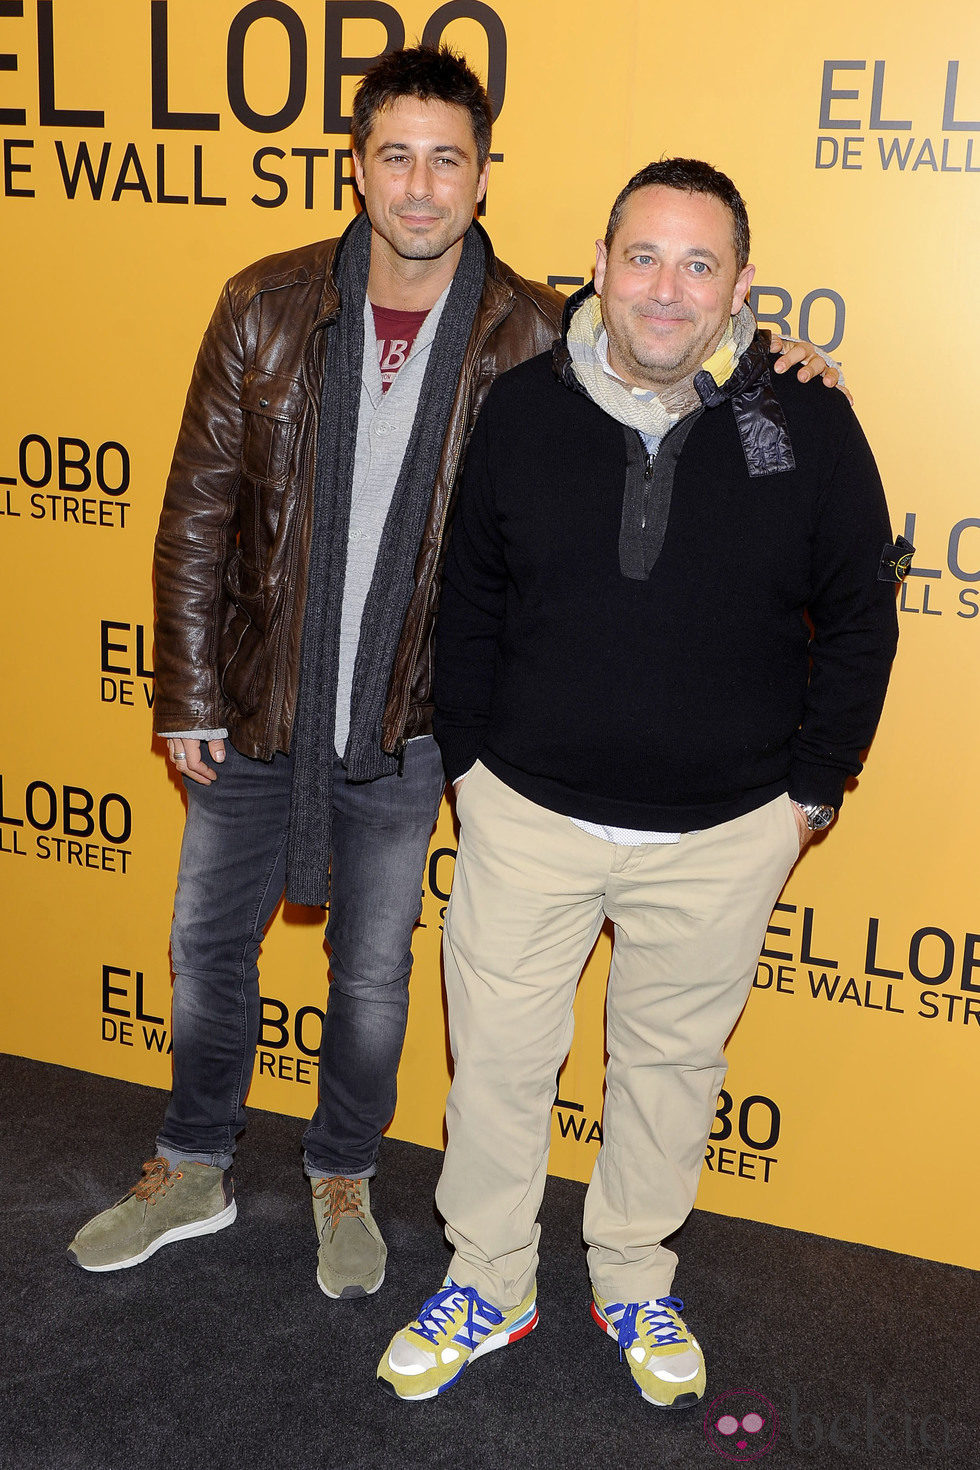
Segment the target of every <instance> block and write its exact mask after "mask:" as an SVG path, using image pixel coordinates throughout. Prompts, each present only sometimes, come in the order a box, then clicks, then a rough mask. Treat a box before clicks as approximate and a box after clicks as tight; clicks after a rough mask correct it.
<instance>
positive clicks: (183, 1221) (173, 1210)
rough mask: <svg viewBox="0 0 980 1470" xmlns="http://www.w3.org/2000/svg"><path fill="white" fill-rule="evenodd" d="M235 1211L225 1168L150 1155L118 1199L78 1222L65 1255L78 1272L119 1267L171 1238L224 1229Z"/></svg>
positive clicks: (132, 1263)
mask: <svg viewBox="0 0 980 1470" xmlns="http://www.w3.org/2000/svg"><path fill="white" fill-rule="evenodd" d="M236 1214H237V1207H236V1205H235V1199H234V1186H233V1185H232V1182H231V1173H230V1171H224V1170H221V1169H217V1168H213V1167H212V1166H211V1165H210V1164H187V1163H184V1164H180V1165H179V1166H178V1168H176V1169H170V1167H169V1165H168V1164H167V1161H166V1159H150V1160H149V1162H148V1163H146V1164H144V1165H143V1177H142V1178H141V1179H140V1181H139V1183H138V1184H134V1185H133V1187H132V1189H131V1190H130V1191H129V1193H128V1194H127V1195H125V1196H124V1197H123V1199H121V1200H120V1201H119V1203H118V1204H115V1205H113V1206H112V1207H111V1208H110V1209H108V1210H103V1211H102V1213H101V1215H96V1216H95V1218H94V1219H93V1220H90V1221H89V1222H88V1224H87V1225H83V1226H82V1228H81V1230H80V1231H79V1232H78V1234H77V1235H76V1236H75V1239H74V1240H73V1241H72V1243H71V1245H70V1246H69V1247H68V1255H69V1258H70V1259H71V1260H72V1261H74V1263H75V1265H76V1266H81V1267H82V1269H83V1270H84V1271H122V1270H124V1269H125V1268H126V1267H127V1266H139V1265H140V1264H141V1263H142V1262H143V1261H145V1260H146V1259H147V1257H149V1256H152V1255H153V1252H154V1251H158V1250H159V1249H160V1247H161V1246H162V1245H167V1244H168V1243H169V1242H170V1241H172V1240H188V1239H190V1237H191V1236H194V1235H213V1234H214V1232H215V1231H216V1230H224V1228H225V1226H226V1225H230V1224H231V1223H232V1221H233V1220H234V1218H235V1215H236Z"/></svg>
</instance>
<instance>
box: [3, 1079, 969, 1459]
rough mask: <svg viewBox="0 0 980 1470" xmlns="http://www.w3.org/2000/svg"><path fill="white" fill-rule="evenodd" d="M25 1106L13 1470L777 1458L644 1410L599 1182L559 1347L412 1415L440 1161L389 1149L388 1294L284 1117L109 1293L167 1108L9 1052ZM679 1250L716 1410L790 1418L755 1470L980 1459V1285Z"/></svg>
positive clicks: (16, 1223) (269, 1117) (888, 1259)
mask: <svg viewBox="0 0 980 1470" xmlns="http://www.w3.org/2000/svg"><path fill="white" fill-rule="evenodd" d="M0 1104H2V1108H0V1117H2V1122H0V1138H2V1142H3V1155H2V1157H3V1160H4V1165H3V1171H2V1176H0V1177H2V1183H0V1211H2V1220H3V1226H4V1229H3V1237H2V1242H0V1270H2V1278H3V1298H2V1300H3V1303H4V1306H3V1310H2V1314H0V1323H2V1338H3V1352H4V1358H3V1362H4V1383H3V1399H2V1403H0V1466H2V1467H3V1470H69V1467H70V1470H116V1467H119V1470H123V1467H125V1470H156V1467H160V1470H177V1467H180V1470H184V1467H188V1470H198V1467H201V1470H212V1467H213V1470H232V1467H234V1470H266V1467H284V1470H307V1467H310V1470H313V1467H316V1470H342V1467H348V1470H376V1467H377V1470H387V1467H389V1466H393V1467H394V1466H397V1467H403V1466H404V1467H416V1466H417V1467H422V1470H429V1467H431V1470H442V1467H446V1470H457V1467H460V1470H464V1467H465V1470H469V1467H474V1470H484V1467H486V1470H496V1467H504V1466H511V1465H514V1466H520V1467H524V1466H527V1467H531V1470H533V1467H541V1470H578V1467H591V1466H598V1465H602V1466H606V1465H608V1466H617V1467H619V1466H621V1467H624V1470H625V1467H633V1466H635V1467H637V1470H640V1467H643V1470H647V1467H652V1470H659V1467H672V1466H681V1467H694V1470H701V1467H705V1470H710V1467H711V1466H719V1467H721V1466H724V1465H725V1464H732V1463H738V1462H739V1460H741V1461H742V1462H743V1463H746V1461H745V1460H744V1456H745V1455H746V1454H748V1453H749V1452H750V1450H751V1449H752V1447H753V1443H757V1442H758V1441H755V1442H753V1441H752V1440H751V1438H750V1437H746V1449H745V1450H739V1449H737V1448H736V1447H735V1445H734V1443H733V1442H731V1441H729V1442H727V1443H728V1444H729V1455H728V1457H723V1456H722V1455H721V1454H720V1453H719V1452H718V1451H717V1450H716V1449H714V1448H713V1447H712V1446H711V1445H710V1444H709V1443H708V1440H707V1439H706V1436H705V1428H704V1417H705V1416H704V1407H705V1406H704V1405H703V1406H702V1407H701V1408H700V1409H697V1410H689V1411H680V1412H677V1413H674V1414H668V1413H664V1412H663V1411H658V1410H655V1409H653V1408H652V1407H650V1406H648V1405H647V1404H645V1403H644V1402H643V1400H642V1399H641V1398H640V1397H639V1395H638V1394H637V1393H636V1392H635V1390H634V1389H633V1387H632V1381H631V1379H630V1377H629V1373H628V1371H627V1369H626V1368H625V1366H624V1365H623V1364H621V1363H620V1362H619V1360H618V1353H617V1349H616V1347H615V1345H614V1344H613V1343H611V1342H610V1341H609V1340H608V1339H606V1338H604V1337H603V1336H601V1335H600V1333H599V1331H598V1329H597V1328H596V1327H595V1326H594V1325H593V1323H592V1322H591V1319H590V1318H589V1315H588V1300H589V1294H588V1285H587V1278H586V1270H585V1259H584V1252H583V1249H582V1246H581V1243H580V1237H579V1224H580V1219H581V1207H582V1197H583V1189H582V1186H580V1185H577V1184H571V1183H568V1182H565V1181H562V1180H551V1181H550V1182H549V1185H548V1191H547V1195H546V1198H545V1204H544V1210H543V1212H542V1223H543V1240H542V1266H541V1272H540V1276H539V1282H538V1301H539V1306H540V1309H541V1325H540V1327H539V1328H538V1330H537V1331H536V1332H535V1333H533V1334H532V1336H531V1337H529V1338H528V1339H526V1340H525V1341H524V1342H522V1343H519V1344H515V1345H514V1346H513V1347H512V1348H510V1349H507V1350H505V1351H503V1352H500V1353H495V1354H493V1355H492V1356H490V1357H488V1358H487V1359H486V1360H484V1361H481V1362H479V1363H476V1364H474V1365H473V1367H472V1369H470V1370H468V1371H467V1372H466V1373H465V1374H464V1375H463V1377H462V1379H461V1380H460V1382H459V1383H458V1384H457V1385H456V1386H455V1387H454V1388H453V1389H452V1390H451V1391H450V1392H449V1393H447V1394H445V1395H444V1396H443V1397H441V1398H439V1399H436V1400H434V1401H432V1402H429V1403H422V1404H401V1403H398V1402H396V1401H394V1400H392V1399H390V1398H388V1397H386V1396H385V1395H384V1394H383V1393H381V1391H380V1390H379V1389H378V1387H377V1385H376V1383H375V1381H374V1374H375V1367H376V1363H377V1360H378V1357H379V1356H380V1354H381V1352H382V1350H383V1348H384V1347H385V1346H386V1344H387V1342H388V1339H389V1337H390V1335H391V1334H392V1332H393V1331H395V1329H396V1328H398V1327H400V1326H402V1325H403V1324H404V1323H405V1322H406V1321H407V1320H408V1319H409V1318H411V1317H412V1316H414V1314H415V1312H416V1311H417V1309H418V1307H419V1306H420V1305H421V1303H422V1300H423V1299H424V1297H425V1296H427V1295H428V1294H429V1293H430V1292H431V1291H432V1290H434V1289H435V1288H436V1286H437V1285H438V1283H439V1281H440V1279H441V1277H442V1275H443V1273H444V1271H445V1268H446V1263H447V1260H448V1254H447V1251H446V1248H445V1246H444V1245H443V1243H442V1237H441V1234H440V1231H439V1229H438V1226H437V1224H436V1221H435V1217H434V1215H433V1210H432V1203H431V1201H432V1193H433V1189H434V1186H435V1182H436V1177H437V1173H438V1167H439V1155H438V1154H437V1153H435V1152H433V1151H432V1150H429V1149H422V1148H417V1147H413V1146H412V1145H409V1144H404V1143H396V1142H387V1143H386V1144H385V1147H384V1152H383V1155H382V1160H381V1172H380V1174H379V1177H378V1180H377V1183H376V1186H375V1188H374V1190H373V1203H374V1204H375V1208H376V1213H377V1215H378V1218H379V1220H380V1222H381V1224H382V1228H383V1229H384V1231H385V1235H386V1237H387V1240H388V1246H389V1261H388V1276H387V1279H386V1281H385V1284H384V1286H383V1287H382V1289H381V1291H380V1292H378V1294H377V1295H376V1296H374V1297H372V1298H369V1299H362V1300H360V1301H355V1302H331V1301H329V1300H328V1299H327V1298H326V1297H325V1296H323V1294H322V1293H321V1292H320V1291H319V1290H318V1289H317V1287H316V1282H315V1260H316V1256H315V1239H314V1234H313V1227H312V1213H311V1211H310V1205H309V1196H308V1189H307V1186H306V1184H305V1182H304V1180H303V1178H302V1175H301V1172H300V1168H299V1154H298V1138H299V1134H300V1131H301V1125H300V1124H299V1123H298V1122H297V1121H296V1120H295V1119H292V1118H285V1117H281V1116H278V1115H274V1114H268V1113H255V1114H253V1117H252V1121H251V1124H250V1126H249V1129H248V1134H247V1137H246V1139H245V1142H244V1144H243V1146H242V1148H241V1150H240V1153H239V1163H238V1165H237V1166H236V1185H237V1198H238V1205H239V1217H238V1220H237V1222H236V1223H235V1224H234V1225H233V1226H232V1227H231V1228H230V1229H228V1230H225V1231H223V1232H221V1233H220V1234H219V1235H215V1236H209V1237H206V1238H202V1239H198V1240H193V1241H188V1242H186V1243H183V1244H178V1245H172V1246H168V1247H165V1248H164V1249H163V1250H162V1251H160V1252H159V1253H158V1254H157V1255H156V1256H154V1257H152V1258H151V1260H150V1261H148V1262H147V1263H146V1264H145V1265H144V1266H141V1267H137V1268H135V1269H134V1270H130V1271H120V1272H113V1273H107V1274H104V1275H90V1274H88V1273H85V1272H82V1271H80V1270H78V1269H77V1268H75V1267H73V1266H72V1265H71V1264H70V1263H69V1261H68V1259H67V1257H66V1255H65V1247H66V1245H67V1243H68V1241H69V1240H70V1239H71V1237H72V1235H73V1233H74V1231H75V1229H76V1228H77V1227H78V1226H79V1225H80V1224H82V1223H83V1222H84V1221H85V1220H86V1219H87V1218H89V1216H90V1215H92V1214H94V1213H95V1212H96V1211H97V1210H99V1209H101V1208H103V1207H104V1206H105V1205H106V1204H107V1203H109V1202H110V1201H111V1200H112V1199H113V1198H118V1197H119V1196H120V1195H121V1194H123V1193H124V1192H125V1190H126V1189H127V1188H128V1186H129V1185H130V1184H131V1183H133V1182H134V1180H135V1179H136V1177H137V1176H138V1174H139V1169H140V1165H141V1163H142V1161H143V1158H144V1157H145V1156H146V1153H147V1150H148V1148H149V1146H150V1144H151V1141H152V1139H153V1137H154V1133H155V1130H156V1126H157V1124H158V1122H159V1119H160V1116H161V1111H162V1106H163V1094H162V1093H160V1092H157V1091H156V1090H154V1089H151V1088H146V1087H136V1086H133V1085H130V1084H128V1083H122V1082H110V1081H107V1080H105V1079H103V1078H99V1077H93V1076H89V1075H88V1074H85V1073H80V1072H73V1071H69V1070H67V1069H65V1068H61V1067H52V1066H47V1065H44V1064H42V1063H38V1062H27V1061H23V1060H21V1059H19V1058H0ZM677 1248H678V1251H679V1253H680V1255H681V1269H680V1272H679V1274H678V1280H677V1282H676V1289H677V1291H678V1293H679V1294H680V1295H681V1296H683V1297H684V1298H685V1299H686V1301H687V1303H688V1309H687V1313H686V1315H687V1318H688V1321H689V1322H690V1324H691V1325H692V1326H693V1327H694V1329H695V1331H696V1332H697V1333H698V1336H699V1337H700V1339H701V1342H702V1345H703V1346H704V1347H705V1350H706V1356H707V1359H708V1397H707V1400H706V1401H705V1404H707V1403H708V1402H709V1401H711V1400H712V1399H714V1398H715V1396H717V1395H721V1394H724V1393H726V1392H730V1391H733V1390H738V1389H742V1390H749V1391H751V1392H752V1393H754V1394H756V1395H764V1396H765V1398H766V1399H768V1400H769V1401H770V1402H771V1403H772V1405H773V1406H774V1408H775V1411H776V1413H777V1415H778V1418H779V1436H778V1439H777V1440H776V1442H775V1443H774V1444H773V1445H772V1447H771V1449H769V1450H768V1451H767V1452H766V1453H764V1454H763V1455H762V1457H761V1458H759V1459H756V1460H755V1461H753V1462H752V1463H756V1464H761V1465H763V1466H764V1467H767V1470H768V1467H770V1466H772V1467H781V1470H782V1467H797V1466H798V1467H801V1470H807V1467H819V1466H834V1467H841V1466H851V1465H855V1466H869V1467H873V1470H891V1467H902V1470H904V1467H906V1466H920V1465H921V1466H933V1467H936V1470H959V1467H964V1470H966V1467H969V1470H975V1467H977V1466H978V1465H980V1403H978V1397H980V1390H978V1363H980V1327H978V1323H980V1274H978V1273H974V1272H970V1271H965V1270H960V1269H957V1268H956V1267H952V1266H939V1265H935V1264H932V1263H930V1262H927V1261H920V1260H916V1259H912V1258H909V1257H905V1256H897V1255H891V1254H889V1253H887V1252H883V1251H875V1250H870V1249H867V1248H864V1247H860V1246H849V1245H841V1244H839V1243H836V1242H833V1241H827V1240H823V1239H821V1238H819V1237H816V1236H808V1235H803V1234H799V1233H797V1232H794V1231H788V1230H778V1229H774V1228H772V1227H768V1226H762V1225H755V1224H751V1223H748V1222H745V1221H736V1220H728V1219H724V1218H722V1217H721V1216H716V1215H708V1214H703V1213H696V1214H695V1215H693V1216H692V1217H691V1220H690V1221H689V1222H688V1224H687V1225H686V1226H685V1227H684V1230H683V1231H682V1232H681V1234H680V1236H679V1237H678V1244H677ZM730 1402H731V1401H729V1403H730ZM739 1402H741V1403H742V1404H743V1405H744V1404H745V1403H747V1402H748V1400H741V1401H739ZM725 1407H726V1405H725V1404H724V1403H723V1404H722V1406H721V1409H724V1408H725ZM719 1412H720V1411H719ZM766 1432H767V1431H763V1433H762V1434H761V1435H760V1438H763V1437H765V1434H766ZM733 1457H738V1458H737V1459H735V1458H733Z"/></svg>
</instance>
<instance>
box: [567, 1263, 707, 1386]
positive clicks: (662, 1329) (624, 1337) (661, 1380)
mask: <svg viewBox="0 0 980 1470" xmlns="http://www.w3.org/2000/svg"><path fill="white" fill-rule="evenodd" d="M592 1298H593V1300H592V1316H593V1318H594V1320H595V1322H596V1324H597V1325H598V1326H599V1327H601V1328H602V1330H603V1332H605V1333H607V1334H608V1336H609V1337H612V1338H614V1339H615V1340H616V1341H617V1342H618V1343H619V1356H620V1357H621V1358H625V1359H626V1361H627V1363H628V1364H629V1369H630V1372H631V1373H632V1375H633V1379H634V1381H635V1383H636V1386H637V1388H638V1389H639V1390H640V1393H641V1394H642V1395H643V1397H644V1398H645V1399H646V1401H647V1403H648V1404H655V1405H656V1407H657V1408H658V1409H684V1408H688V1407H690V1405H691V1404H696V1403H697V1401H698V1399H699V1398H700V1397H701V1395H702V1394H703V1393H704V1383H705V1373H704V1356H703V1354H702V1352H701V1349H700V1347H699V1346H698V1341H697V1338H696V1337H694V1336H693V1335H692V1334H691V1333H690V1332H689V1331H688V1329H687V1327H686V1326H685V1325H684V1321H683V1319H682V1318H681V1317H680V1316H678V1313H679V1312H680V1311H681V1309H682V1307H683V1306H684V1303H683V1302H682V1301H680V1300H679V1299H678V1298H677V1297H676V1296H662V1297H660V1299H659V1300H658V1301H655V1302H654V1301H649V1302H605V1301H603V1300H602V1298H601V1297H599V1296H598V1295H597V1294H596V1292H595V1291H594V1290H593V1292H592Z"/></svg>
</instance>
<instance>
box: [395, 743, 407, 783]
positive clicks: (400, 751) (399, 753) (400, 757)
mask: <svg viewBox="0 0 980 1470" xmlns="http://www.w3.org/2000/svg"><path fill="white" fill-rule="evenodd" d="M406 744H407V741H406V740H405V738H404V736H402V738H401V739H400V740H396V741H395V748H394V750H393V751H392V754H393V755H394V757H395V759H396V760H397V762H398V774H399V776H404V774H405V746H406Z"/></svg>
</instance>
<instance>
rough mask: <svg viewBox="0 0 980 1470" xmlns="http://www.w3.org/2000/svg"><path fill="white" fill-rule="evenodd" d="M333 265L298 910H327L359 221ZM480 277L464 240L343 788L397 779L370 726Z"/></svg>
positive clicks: (307, 631) (471, 242)
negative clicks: (336, 300) (334, 313)
mask: <svg viewBox="0 0 980 1470" xmlns="http://www.w3.org/2000/svg"><path fill="white" fill-rule="evenodd" d="M338 257H339V258H336V259H335V265H334V273H335V280H336V284H337V287H338V290H339V293H340V315H339V317H338V318H337V319H336V321H335V322H334V323H333V324H332V325H331V326H330V328H329V332H328V341H327V354H326V364H325V368H324V375H323V387H322V391H321V402H320V427H319V434H318V438H317V452H316V468H315V472H314V480H313V531H312V540H311V545H310V562H309V575H308V580H307V589H306V612H305V616H304V620H303V641H302V653H301V662H300V690H299V701H298V706H297V712H296V720H295V723H294V726H293V738H292V743H291V749H292V752H293V755H294V761H295V764H294V768H293V786H292V806H291V809H290V827H289V845H288V849H287V855H286V897H287V898H288V899H289V901H290V902H291V903H302V904H323V903H326V901H327V895H328V891H329V887H328V869H329V861H330V826H331V807H332V795H333V766H334V732H335V725H336V715H337V664H338V657H339V645H340V614H341V606H342V602H343V591H344V575H345V571H346V561H347V552H346V548H347V535H348V530H349V526H350V506H351V487H352V484H353V478H354V452H355V448H356V438H357V418H358V408H359V404H360V393H361V369H362V364H363V354H364V327H363V311H364V297H365V293H366V291H367V278H368V270H369V268H370V264H371V225H370V221H369V220H368V218H367V215H361V216H360V218H359V219H358V220H356V221H355V223H354V224H353V225H352V226H351V228H350V229H349V230H348V232H347V234H346V236H345V238H344V240H343V242H342V248H341V249H340V250H339V251H338ZM485 270H486V255H485V251H484V247H483V245H482V243H481V241H480V238H479V236H478V234H477V232H476V230H475V229H472V228H471V229H469V230H467V232H466V234H465V235H464V237H463V252H462V255H461V257H460V261H459V265H458V266H457V268H456V274H455V276H454V277H453V283H452V286H451V288H450V291H449V296H448V298H447V300H446V305H445V308H444V309H443V312H442V316H441V318H440V321H439V325H438V327H437V329H436V334H435V337H434V339H433V343H432V348H431V350H430V353H429V360H428V362H427V364H426V369H425V375H424V377H423V380H422V387H421V391H420V393H419V402H418V408H417V410H416V413H415V420H414V422H413V424H412V431H411V434H410V435H409V440H408V445H407V446H406V449H405V457H404V459H403V460H402V466H401V470H400V472H399V475H398V480H397V482H396V484H395V489H394V494H393V495H392V500H391V507H390V509H389V511H388V516H387V519H386V521H385V526H384V530H383V532H382V535H381V543H380V545H379V548H378V559H377V563H376V565H375V569H374V576H373V578H372V582H371V587H370V590H369V592H368V596H367V601H366V603H365V606H364V616H363V620H362V622H361V634H360V640H359V643H358V648H357V657H356V660H355V663H354V678H353V689H352V692H351V728H350V736H349V738H348V742H347V748H346V750H345V752H344V765H345V767H346V771H347V779H348V780H350V781H374V780H377V779H378V778H379V777H382V776H391V775H393V774H394V773H395V772H396V771H397V769H398V761H397V759H396V758H395V757H394V756H391V755H386V754H385V752H384V751H383V750H382V749H381V721H382V717H383V715H384V708H385V703H386V700H387V695H388V685H389V683H390V680H391V671H392V667H393V665H394V661H395V654H396V652H397V649H398V642H399V639H400V637H401V632H402V626H403V624H404V621H405V614H406V612H407V611H408V604H409V602H410V600H411V596H412V589H413V583H414V572H415V561H416V557H417V556H418V550H419V545H420V544H421V540H422V532H423V530H424V528H425V522H426V517H427V515H428V511H429V506H430V503H431V500H432V487H433V485H434V483H435V478H436V473H437V471H438V468H439V460H440V457H441V455H442V448H443V442H444V440H445V437H446V430H447V428H448V424H449V415H450V412H451V409H452V404H453V399H454V397H455V394H456V389H457V386H458V383H459V377H460V373H461V370H462V366H463V359H464V357H465V355H466V347H467V343H468V341H469V337H470V332H471V330H472V327H473V320H474V318H475V316H476V309H477V306H478V304H479V300H480V295H481V293H482V291H483V284H484V276H485Z"/></svg>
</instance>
